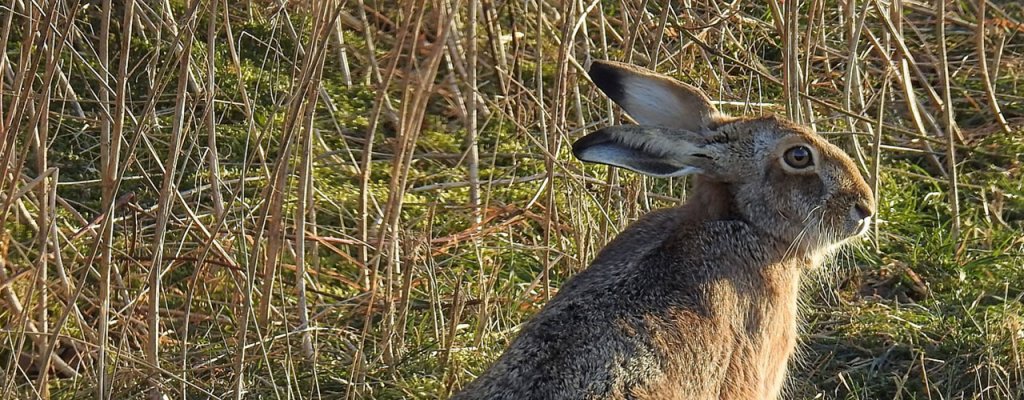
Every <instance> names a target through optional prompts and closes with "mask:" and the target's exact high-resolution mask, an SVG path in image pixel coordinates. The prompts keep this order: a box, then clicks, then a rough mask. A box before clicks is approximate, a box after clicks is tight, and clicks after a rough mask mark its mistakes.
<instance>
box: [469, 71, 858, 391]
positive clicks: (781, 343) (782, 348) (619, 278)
mask: <svg viewBox="0 0 1024 400" xmlns="http://www.w3.org/2000/svg"><path fill="white" fill-rule="evenodd" d="M591 76H592V77H593V78H594V81H595V83H596V84H597V85H598V87H600V88H601V89H602V90H604V91H605V93H607V94H609V96H611V97H612V99H613V100H614V101H615V102H617V103H618V104H619V105H621V106H623V108H625V109H626V111H627V112H629V113H630V115H633V116H634V117H637V120H638V122H640V123H641V124H650V125H640V126H619V127H610V128H605V129H602V130H600V131H597V132H594V133H592V134H590V135H588V136H587V137H584V138H583V139H580V140H579V141H578V142H577V143H576V144H575V145H574V149H573V150H574V154H576V156H577V157H578V158H580V159H581V160H584V161H591V162H600V163H606V164H610V165H617V166H622V167H625V168H629V169H633V170H635V171H638V172H642V173H647V174H651V175H654V176H674V175H679V174H697V178H696V181H695V185H694V191H693V193H692V194H691V196H690V198H689V199H688V200H687V202H686V204H684V205H682V206H680V207H676V208H671V209H664V210H657V211H653V212H651V213H649V214H647V215H646V216H644V217H642V218H640V220H638V221H637V222H635V223H634V224H633V225H631V226H630V227H629V228H627V229H626V230H625V231H623V232H622V233H621V234H620V235H619V236H618V237H616V238H615V239H614V240H613V241H612V242H611V243H609V244H608V245H607V246H606V247H605V248H604V250H602V251H601V253H600V254H599V255H598V256H597V258H596V259H595V260H594V261H593V263H592V264H591V266H590V267H589V268H588V269H586V270H585V271H583V272H581V273H579V274H577V275H576V276H575V277H573V278H572V279H570V280H569V281H568V282H567V283H566V284H565V285H564V286H563V287H562V289H561V290H560V291H559V293H558V295H556V296H555V297H554V298H553V299H552V300H551V301H550V302H549V303H548V304H547V305H546V306H545V307H544V309H542V310H541V311H540V312H539V313H538V314H537V315H536V316H535V317H534V318H533V319H532V320H531V321H529V322H528V323H527V324H526V325H525V326H524V327H523V330H522V332H520V334H519V336H518V337H517V338H516V339H515V341H514V342H513V343H512V344H511V346H509V348H508V350H507V351H506V352H505V353H504V354H503V355H502V356H501V358H499V359H498V360H497V361H496V362H495V363H494V365H492V366H491V368H490V369H488V370H487V371H486V372H484V373H483V374H482V375H481V376H480V377H478V378H477V379H476V380H475V381H473V382H472V383H470V384H469V385H467V386H466V387H465V388H464V389H463V391H462V392H460V393H459V394H457V395H456V396H455V397H454V398H456V399H699V400H701V399H708V400H709V399H723V400H724V399H730V400H732V399H775V398H778V397H780V396H781V392H782V389H783V386H784V382H785V379H786V372H785V371H786V367H787V364H788V362H789V359H790V357H791V355H792V353H793V351H794V348H795V347H796V340H797V321H798V318H797V296H798V294H799V286H800V285H799V282H800V277H801V275H802V274H803V273H804V272H805V271H806V269H807V268H810V267H814V266H815V265H817V264H818V263H820V262H821V260H822V259H823V258H824V257H825V256H827V254H828V253H829V252H831V251H833V250H834V249H835V248H836V247H837V246H839V245H840V244H841V243H843V242H844V241H846V240H847V239H849V238H851V237H855V236H856V235H858V234H860V233H862V232H863V230H864V229H865V228H866V224H867V222H868V221H869V219H870V216H871V214H872V213H873V211H874V204H873V203H872V195H871V192H870V190H869V189H868V186H867V184H866V183H865V182H864V179H863V178H862V177H861V176H860V174H859V172H858V171H857V169H856V168H855V166H854V164H853V162H852V161H851V160H850V159H849V157H848V156H846V155H845V154H843V153H842V152H841V151H839V150H838V148H836V147H835V146H832V145H830V144H828V143H827V142H825V141H824V140H822V139H821V138H820V137H818V136H817V135H815V134H813V133H812V132H810V131H809V130H807V129H805V128H803V127H800V126H796V125H794V124H792V123H790V122H788V121H785V120H782V119H779V118H775V117H764V118H729V117H725V116H722V115H721V114H720V113H719V112H718V111H717V110H715V109H714V107H713V106H711V104H710V103H709V102H708V101H707V98H706V96H704V95H703V94H702V93H700V92H699V91H697V90H696V89H695V88H692V87H690V86H686V85H682V84H680V83H678V82H676V81H674V80H672V79H670V78H666V77H664V76H661V75H655V74H653V73H651V72H649V71H645V70H641V69H638V68H636V67H627V66H623V65H621V64H614V63H607V62H603V63H595V65H594V66H593V67H592V69H591ZM638 107H642V108H643V109H642V110H638V109H637V108H638ZM695 108H696V109H695ZM638 111H642V112H638ZM673 115H683V116H684V118H690V119H688V120H685V121H678V123H676V122H674V120H673V119H672V118H673ZM685 116H689V117H685ZM800 146H804V147H807V148H809V149H810V150H811V153H812V154H813V159H814V160H815V161H816V163H815V164H813V165H811V166H806V167H801V168H797V167H793V166H792V165H790V164H788V163H786V162H785V161H784V160H783V155H784V154H785V153H786V152H787V151H789V150H791V149H793V148H794V147H800Z"/></svg>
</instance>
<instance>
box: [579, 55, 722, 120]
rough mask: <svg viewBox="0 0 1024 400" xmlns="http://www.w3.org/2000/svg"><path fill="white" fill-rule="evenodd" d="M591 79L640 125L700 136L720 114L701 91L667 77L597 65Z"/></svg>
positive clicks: (620, 65) (603, 63)
mask: <svg viewBox="0 0 1024 400" xmlns="http://www.w3.org/2000/svg"><path fill="white" fill-rule="evenodd" d="M588 74H589V75H590V79H591V80H592V81H593V82H594V84H595V85H597V87H598V88H600V89H601V91H602V92H604V93H605V94H606V95H608V97H609V98H611V99H612V101H614V102H615V103H616V104H618V105H619V106H620V107H622V108H623V109H624V110H626V113H628V114H629V116H630V117H633V119H635V120H636V121H637V122H638V123H640V124H641V125H653V126H663V127H667V128H679V129H686V130H689V131H694V132H700V131H702V130H704V128H707V127H708V126H710V125H712V124H713V123H714V122H715V120H716V119H717V117H718V115H719V113H718V110H717V109H715V106H713V105H711V100H710V99H708V96H707V95H705V94H704V92H702V91H701V90H700V89H697V88H695V87H693V86H690V85H687V84H685V83H682V82H679V81H677V80H675V79H672V78H670V77H668V76H665V75H660V74H657V73H655V72H653V71H650V70H647V69H643V68H640V67H635V66H632V65H629V64H623V63H617V62H613V61H594V62H593V63H592V64H590V71H589V72H588Z"/></svg>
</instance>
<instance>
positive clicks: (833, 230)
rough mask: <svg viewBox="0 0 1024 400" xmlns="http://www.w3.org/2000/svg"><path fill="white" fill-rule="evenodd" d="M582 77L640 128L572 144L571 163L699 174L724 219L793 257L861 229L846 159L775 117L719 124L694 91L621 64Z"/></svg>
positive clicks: (859, 193) (861, 206)
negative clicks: (781, 245) (782, 246)
mask: <svg viewBox="0 0 1024 400" xmlns="http://www.w3.org/2000/svg"><path fill="white" fill-rule="evenodd" d="M590 77H591V79H592V80H593V81H594V83H595V84H596V85H597V86H598V87H599V88H600V89H601V90H602V91H604V92H605V93H606V94H607V95H608V96H609V97H610V98H611V99H612V100H613V101H615V103H617V104H619V105H620V106H621V107H622V108H623V109H624V110H625V111H626V112H627V113H628V114H629V115H630V116H631V117H633V119H635V120H636V121H637V122H638V123H640V125H619V126H613V127H608V128H604V129H601V130H598V131H596V132H593V133H591V134H589V135H587V136H585V137H583V138H581V139H580V140H578V141H577V142H576V143H575V144H573V154H575V155H576V157H577V158H579V159H580V160H582V161H587V162H595V163H601V164H607V165H614V166H617V167H622V168H627V169H630V170H633V171H636V172H639V173H642V174H645V175H649V176H656V177H669V176H681V175H689V174H696V175H699V176H701V177H702V178H701V179H702V182H706V183H707V185H708V186H710V187H712V188H713V189H705V190H718V191H721V192H723V193H724V196H712V197H710V198H711V199H714V200H712V201H717V202H728V203H729V204H728V205H726V206H725V208H726V209H728V210H729V211H728V215H726V216H725V217H727V218H734V219H742V220H745V221H747V222H748V223H750V224H751V225H753V226H754V227H755V229H757V230H759V231H760V232H762V233H763V234H765V235H770V236H773V237H775V238H776V239H778V240H780V241H782V242H783V243H788V244H790V245H791V246H790V249H791V250H793V251H796V252H797V253H799V254H804V255H811V254H814V253H819V252H821V251H823V250H829V249H831V248H834V247H835V246H836V245H838V244H840V243H842V242H844V241H846V240H847V239H849V238H852V237H855V236H858V235H860V234H862V233H864V232H865V231H866V230H867V227H868V225H869V224H870V221H871V217H872V215H873V214H874V211H875V204H874V200H873V196H872V194H871V189H870V188H869V187H868V185H867V183H865V182H864V178H863V177H861V174H860V172H859V171H858V169H857V167H856V165H855V164H854V163H853V161H852V160H851V159H850V157H849V156H847V155H846V154H845V153H843V151H842V150H840V149H839V148H838V147H836V146H834V145H832V144H830V143H828V142H826V141H825V140H824V139H822V138H821V137H820V136H818V135H816V134H815V133H813V132H811V131H810V130H809V129H807V128H805V127H802V126H799V125H796V124H794V123H792V122H789V121H787V120H784V119H781V118H776V117H757V118H733V117H728V116H725V115H723V114H721V113H719V112H718V111H717V110H716V109H715V107H714V106H713V105H712V104H711V102H710V101H709V100H708V97H707V96H706V95H705V94H704V93H702V92H701V91H700V90H698V89H696V88H694V87H692V86H689V85H686V84H683V83H681V82H678V81H676V80H674V79H672V78H669V77H666V76H663V75H657V74H655V73H653V72H650V71H647V70H643V69H640V68H637V67H632V66H628V65H625V64H619V63H611V62H606V61H605V62H594V63H593V65H592V66H591V67H590ZM697 190H698V191H699V190H702V189H701V188H698V189H697ZM707 206H708V207H712V208H718V207H720V206H719V205H710V204H709V205H707Z"/></svg>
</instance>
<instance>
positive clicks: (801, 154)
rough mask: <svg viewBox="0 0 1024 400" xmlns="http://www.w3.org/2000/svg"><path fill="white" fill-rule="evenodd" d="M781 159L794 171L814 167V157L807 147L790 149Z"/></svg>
mask: <svg viewBox="0 0 1024 400" xmlns="http://www.w3.org/2000/svg"><path fill="white" fill-rule="evenodd" d="M782 158H783V159H784V160H786V164H788V165H789V166H790V167H793V168H796V169H804V168H807V167H810V166H812V165H814V157H813V156H812V155H811V149H808V148H807V146H795V147H790V148H789V150H786V153H785V154H783V155H782Z"/></svg>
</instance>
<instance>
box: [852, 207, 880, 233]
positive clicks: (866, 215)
mask: <svg viewBox="0 0 1024 400" xmlns="http://www.w3.org/2000/svg"><path fill="white" fill-rule="evenodd" d="M874 214H875V209H874V206H872V205H871V204H869V203H868V202H864V201H862V202H857V203H855V204H854V205H853V206H852V207H850V222H851V223H852V224H851V225H853V226H852V228H853V229H850V231H852V232H854V234H853V236H860V235H863V234H864V233H865V232H867V231H868V228H869V227H870V226H871V217H872V216H873V215H874Z"/></svg>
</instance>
